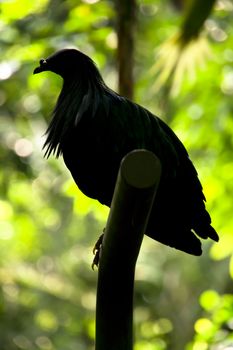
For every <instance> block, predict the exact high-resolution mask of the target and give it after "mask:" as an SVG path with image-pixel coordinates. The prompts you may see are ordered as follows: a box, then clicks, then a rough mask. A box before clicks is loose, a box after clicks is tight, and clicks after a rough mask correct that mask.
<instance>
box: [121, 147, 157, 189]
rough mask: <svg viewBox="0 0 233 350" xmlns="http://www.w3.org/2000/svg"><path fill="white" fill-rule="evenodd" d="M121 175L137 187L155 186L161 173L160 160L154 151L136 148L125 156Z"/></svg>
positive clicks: (128, 182)
mask: <svg viewBox="0 0 233 350" xmlns="http://www.w3.org/2000/svg"><path fill="white" fill-rule="evenodd" d="M121 175H122V177H123V179H124V180H125V182H126V183H127V184H129V185H131V186H134V187H136V188H139V189H140V188H148V187H151V186H154V185H155V183H156V182H158V180H159V178H160V175H161V163H160V160H159V159H158V157H157V156H156V155H155V154H154V153H153V152H150V151H147V150H144V149H138V150H134V151H132V152H130V153H128V154H127V155H126V156H125V157H124V158H123V160H122V163H121Z"/></svg>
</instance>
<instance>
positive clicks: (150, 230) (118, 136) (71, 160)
mask: <svg viewBox="0 0 233 350" xmlns="http://www.w3.org/2000/svg"><path fill="white" fill-rule="evenodd" d="M44 71H51V72H54V73H56V74H58V75H60V76H61V77H62V78H63V87H62V90H61V93H60V95H59V97H58V100H57V103H56V106H55V108H54V111H53V114H52V119H51V122H50V124H49V126H48V129H47V139H46V141H45V145H44V147H45V149H46V151H45V155H46V157H49V156H50V155H51V154H54V155H55V156H56V157H58V156H60V155H62V156H63V159H64V162H65V164H66V166H67V168H68V169H69V170H70V172H71V174H72V176H73V179H74V181H75V182H76V184H77V186H78V187H79V189H80V190H81V191H82V192H83V193H84V194H85V195H87V196H88V197H91V198H94V199H97V200H98V201H99V202H100V203H102V204H105V205H107V206H110V205H111V200H112V196H113V191H114V187H115V182H116V177H117V173H118V169H119V166H120V162H121V159H122V158H123V157H124V156H125V155H126V154H127V153H128V152H130V151H132V150H135V149H147V150H149V151H152V152H153V153H154V154H155V155H156V156H157V157H158V158H159V159H160V161H161V164H162V176H161V180H160V185H159V188H158V191H157V195H156V200H155V202H154V205H153V208H152V211H151V215H150V218H149V222H148V226H147V230H146V235H148V236H149V237H151V238H153V239H155V240H156V241H159V242H161V243H163V244H165V245H168V246H170V247H174V248H176V249H179V250H181V251H184V252H186V253H189V254H193V255H201V253H202V250H201V242H200V240H199V239H198V236H199V237H201V238H204V239H206V238H208V237H209V238H211V239H213V240H214V241H218V235H217V233H216V231H215V230H214V228H213V227H212V226H211V225H210V224H211V219H210V215H209V214H208V212H207V211H206V209H205V204H204V202H205V196H204V194H203V192H202V186H201V183H200V181H199V179H198V176H197V172H196V170H195V168H194V166H193V164H192V162H191V160H190V159H189V156H188V153H187V151H186V149H185V148H184V146H183V144H182V143H181V141H180V140H179V139H178V137H177V136H176V135H175V134H174V132H173V131H172V130H171V129H170V128H169V127H168V126H167V125H166V124H165V123H164V122H163V121H162V120H161V119H159V118H158V117H157V116H155V115H153V114H152V113H151V112H149V111H148V110H147V109H145V108H143V107H141V106H140V105H138V104H136V103H133V102H132V101H130V100H129V99H127V98H125V97H123V96H120V95H119V94H117V93H116V92H114V91H113V90H111V89H110V88H109V87H108V86H107V85H106V84H105V82H104V81H103V79H102V77H101V75H100V73H99V71H98V69H97V67H96V65H95V63H94V62H93V61H92V59H91V58H90V57H88V56H87V55H85V54H84V53H82V52H80V51H78V50H76V49H64V50H60V51H58V52H56V53H54V54H52V55H51V56H49V57H48V58H47V59H41V60H40V65H39V67H37V68H36V69H35V70H34V74H37V73H40V72H44Z"/></svg>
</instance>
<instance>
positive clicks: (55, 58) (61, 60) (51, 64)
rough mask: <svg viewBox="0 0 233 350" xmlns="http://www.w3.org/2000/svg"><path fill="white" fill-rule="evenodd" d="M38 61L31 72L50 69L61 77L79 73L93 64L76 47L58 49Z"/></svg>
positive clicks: (36, 72) (70, 76)
mask: <svg viewBox="0 0 233 350" xmlns="http://www.w3.org/2000/svg"><path fill="white" fill-rule="evenodd" d="M39 63H40V65H39V66H38V67H37V68H36V69H35V70H34V72H33V74H38V73H41V72H44V71H51V72H54V73H56V74H58V75H60V76H61V77H62V78H63V79H65V78H72V77H74V76H77V74H78V75H81V74H82V73H83V72H84V71H88V70H89V69H90V67H91V66H94V62H93V61H92V60H91V59H90V58H89V57H88V56H87V55H85V54H84V53H82V52H81V51H79V50H76V49H63V50H59V51H57V52H55V53H54V54H52V55H50V56H49V57H48V58H46V59H44V58H43V59H41V60H40V61H39Z"/></svg>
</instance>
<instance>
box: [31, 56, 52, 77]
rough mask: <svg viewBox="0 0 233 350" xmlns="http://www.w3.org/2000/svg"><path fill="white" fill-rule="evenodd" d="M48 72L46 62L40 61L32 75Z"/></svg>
mask: <svg viewBox="0 0 233 350" xmlns="http://www.w3.org/2000/svg"><path fill="white" fill-rule="evenodd" d="M46 70H48V64H47V61H46V60H44V59H42V60H40V65H39V67H36V68H35V69H34V71H33V74H38V73H41V72H44V71H46Z"/></svg>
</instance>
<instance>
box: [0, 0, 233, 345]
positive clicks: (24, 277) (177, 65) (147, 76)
mask: <svg viewBox="0 0 233 350" xmlns="http://www.w3.org/2000/svg"><path fill="white" fill-rule="evenodd" d="M128 5H130V6H132V7H131V9H132V8H133V7H134V11H133V12H132V11H131V12H130V13H131V14H133V16H132V18H131V20H132V22H129V33H131V36H132V37H131V39H130V40H131V41H133V45H132V47H131V48H130V49H131V54H132V57H131V58H132V59H133V60H132V62H133V64H131V68H133V78H132V81H131V82H130V90H129V91H128V95H131V97H132V98H133V99H134V100H135V101H136V102H138V103H140V104H141V105H143V106H145V107H147V108H148V109H150V110H151V111H152V112H153V113H155V114H156V115H158V116H160V117H161V118H162V119H164V120H165V121H166V122H167V123H168V124H169V125H170V126H171V127H172V128H173V130H174V131H175V132H176V133H177V135H178V136H179V138H180V139H181V140H182V142H183V143H184V144H185V146H186V148H187V150H188V151H189V153H190V156H191V158H192V160H193V162H194V164H195V166H196V167H197V169H198V172H199V177H200V179H201V182H202V184H203V187H204V193H205V195H206V197H207V208H208V210H209V212H210V213H211V216H212V221H213V226H214V227H215V228H216V230H217V231H218V233H219V235H220V242H219V243H218V244H214V245H212V244H211V243H210V242H205V243H204V252H203V255H202V256H201V257H198V258H197V257H192V256H188V255H185V254H184V253H182V252H178V251H175V250H173V249H171V248H168V247H165V246H163V245H161V244H159V243H156V242H155V241H152V240H150V239H149V238H147V237H145V238H144V241H143V245H142V248H141V251H140V255H139V259H138V264H137V271H136V281H135V314H134V319H135V320H134V323H135V350H165V349H173V350H182V349H186V350H191V349H193V350H207V349H211V350H222V349H225V350H226V349H227V350H231V349H233V335H232V334H233V295H232V292H233V281H232V278H233V257H232V256H233V255H232V254H233V206H232V196H233V160H232V155H233V99H232V97H233V27H232V23H233V2H232V1H231V0H218V1H213V0H212V1H210V0H206V1H205V2H203V1H201V0H193V1H191V0H189V1H188V0H167V1H161V0H160V1H159V0H138V1H137V3H135V1H128V0H127V1H125V2H123V1H122V2H119V1H113V0H82V1H81V0H80V1H75V0H67V1H60V0H34V1H30V0H20V1H19V0H17V1H16V0H8V1H4V0H3V1H1V3H0V11H1V12H0V13H1V15H0V33H1V35H0V53H1V54H0V166H1V168H0V169H1V170H0V349H1V350H16V349H29V350H34V349H41V350H55V349H56V350H74V349H78V350H84V349H85V350H93V349H94V337H95V334H94V333H95V295H96V281H97V271H94V272H93V271H92V270H91V262H92V248H93V245H94V243H95V241H96V239H97V237H98V236H99V234H100V233H101V232H102V229H103V228H104V226H105V223H106V219H107V216H108V208H105V207H103V206H101V205H100V204H99V203H98V202H96V201H94V200H91V199H88V198H86V197H85V196H84V195H82V194H81V193H80V191H79V190H78V189H77V187H76V186H75V185H74V183H73V181H72V179H71V176H70V174H69V173H68V170H67V169H66V168H65V166H64V165H63V161H62V159H59V160H55V159H53V158H52V157H51V159H49V160H48V161H47V160H46V159H44V158H43V151H42V146H43V142H44V133H45V130H46V128H47V125H48V122H49V120H50V115H51V112H52V109H53V107H54V105H55V101H56V98H57V96H58V94H59V92H60V89H61V84H62V81H61V79H60V78H59V77H58V76H55V75H52V74H49V73H44V74H41V75H40V76H33V75H32V72H33V69H34V68H35V67H36V66H37V64H38V60H39V59H40V58H42V57H46V56H47V55H48V54H51V53H52V52H54V51H55V50H57V49H60V48H64V47H69V46H75V47H77V48H79V49H80V50H82V51H84V52H85V53H86V54H88V55H89V56H91V57H92V58H93V60H94V61H95V62H96V64H97V66H98V67H99V69H100V71H101V73H102V75H103V77H104V79H105V81H106V83H107V84H108V85H109V86H110V87H111V88H113V89H115V90H118V91H119V90H120V91H124V87H122V86H121V83H120V86H118V80H119V78H118V76H119V67H120V66H121V65H122V64H123V65H124V61H125V62H126V63H127V62H128V60H129V57H128V56H126V55H123V63H122V60H121V58H120V57H122V55H119V54H118V53H119V45H120V40H121V39H122V38H118V35H117V33H119V31H117V28H118V29H119V25H121V24H120V23H121V21H123V22H124V18H123V17H122V13H121V11H122V9H123V8H124V6H128ZM117 26H118V27H117ZM126 32H127V31H126ZM126 35H127V34H126ZM133 48H134V49H133ZM129 55H130V53H129ZM131 58H130V59H131ZM129 69H130V68H129ZM125 93H126V94H127V91H126V92H125Z"/></svg>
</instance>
